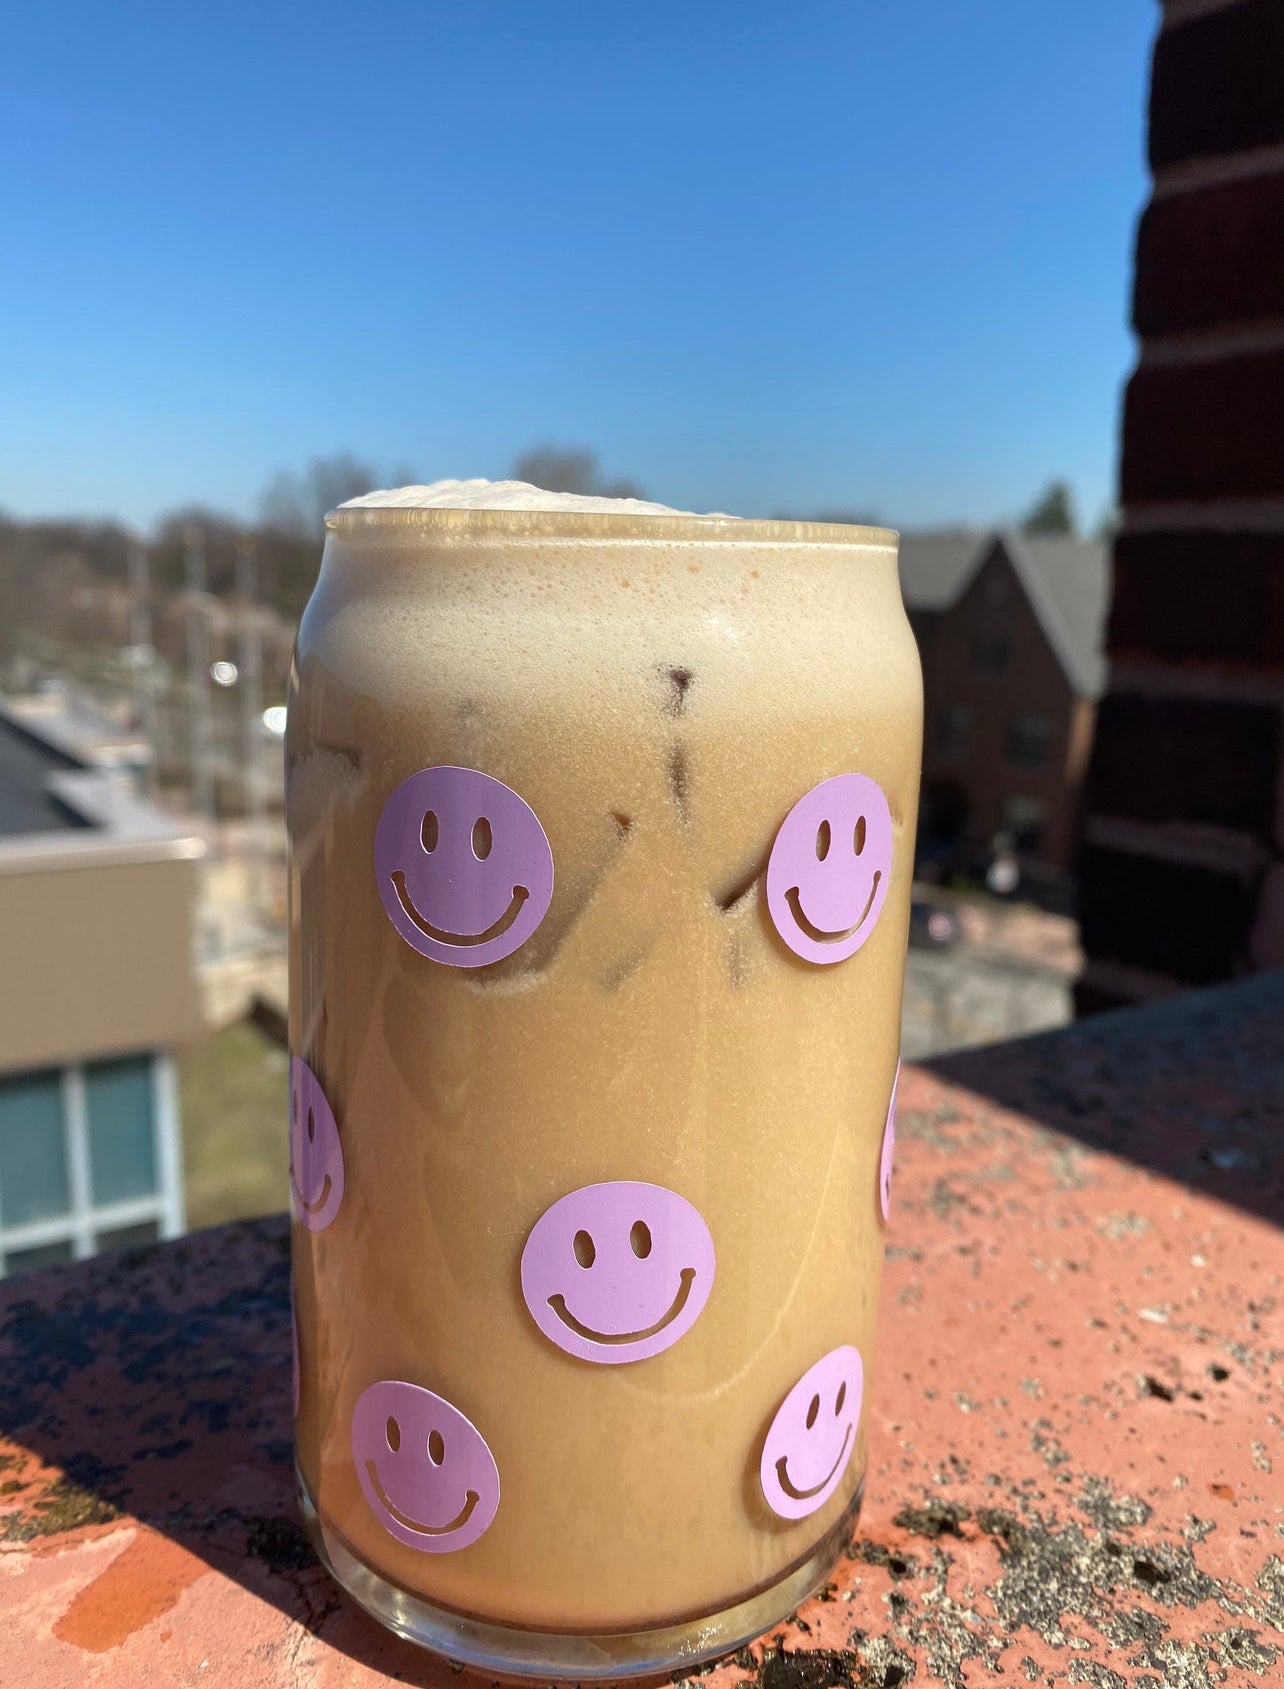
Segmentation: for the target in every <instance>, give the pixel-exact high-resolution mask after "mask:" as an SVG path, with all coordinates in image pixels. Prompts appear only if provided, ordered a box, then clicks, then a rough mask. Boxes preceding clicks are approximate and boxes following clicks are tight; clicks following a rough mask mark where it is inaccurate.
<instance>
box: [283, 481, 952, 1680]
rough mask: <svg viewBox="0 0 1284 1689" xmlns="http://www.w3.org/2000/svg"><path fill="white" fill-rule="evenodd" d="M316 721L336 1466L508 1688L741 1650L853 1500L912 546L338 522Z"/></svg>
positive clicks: (307, 1248)
mask: <svg viewBox="0 0 1284 1689" xmlns="http://www.w3.org/2000/svg"><path fill="white" fill-rule="evenodd" d="M327 529H328V532H327V537H326V546H325V554H324V559H323V563H322V567H321V572H320V577H319V580H318V582H317V586H316V590H315V592H314V593H313V596H312V599H311V601H310V603H309V605H308V607H307V610H306V612H305V615H304V617H303V621H302V625H301V627H300V630H299V638H298V646H297V654H296V662H295V665H294V669H293V672H292V676H291V690H290V700H289V732H288V741H287V764H288V774H287V781H288V794H287V795H288V819H289V826H290V838H291V857H290V862H291V867H290V895H291V915H290V946H291V952H290V968H291V1004H290V1039H291V1051H292V1057H291V1064H290V1075H291V1083H290V1111H291V1122H290V1134H291V1187H292V1204H293V1214H294V1221H295V1224H294V1228H293V1232H294V1296H295V1308H296V1320H297V1343H298V1356H299V1392H298V1409H297V1440H298V1466H299V1474H300V1485H301V1489H302V1493H303V1498H304V1507H305V1513H306V1515H307V1517H308V1519H309V1521H310V1524H311V1527H312V1529H313V1533H314V1536H315V1537H316V1539H317V1541H318V1543H319V1545H320V1547H321V1549H322V1552H323V1554H324V1555H325V1557H326V1558H327V1560H328V1561H329V1563H330V1565H331V1566H332V1568H333V1569H334V1570H335V1571H336V1573H337V1575H338V1576H339V1577H340V1578H341V1580H342V1581H343V1582H344V1583H345V1584H346V1585H347V1586H348V1587H349V1588H350V1589H351V1590H352V1591H353V1593H354V1594H356V1595H357V1597H358V1599H360V1600H362V1601H363V1602H364V1603H365V1604H366V1605H367V1606H368V1607H369V1608H370V1609H371V1610H372V1611H374V1612H375V1613H377V1614H378V1615H379V1616H380V1617H381V1618H383V1619H384V1620H385V1621H386V1622H388V1623H390V1624H392V1625H393V1626H394V1627H395V1628H398V1629H400V1630H402V1631H403V1632H404V1633H406V1634H409V1635H414V1636H416V1637H418V1638H419V1639H420V1640H424V1641H427V1642H429V1643H430V1644H432V1645H435V1646H437V1647H439V1648H442V1649H444V1650H445V1651H446V1652H448V1653H450V1654H452V1656H453V1657H455V1658H465V1659H472V1660H475V1661H477V1662H478V1663H481V1664H483V1665H485V1664H489V1665H491V1666H493V1667H495V1668H496V1669H504V1670H507V1671H519V1672H520V1671H523V1670H528V1671H531V1672H538V1673H540V1674H542V1675H545V1676H547V1675H549V1674H550V1672H551V1671H553V1670H565V1671H568V1672H570V1673H571V1674H573V1675H576V1676H591V1675H610V1674H617V1673H618V1674H624V1673H627V1672H629V1671H637V1670H642V1669H645V1668H647V1667H652V1668H654V1667H657V1666H659V1665H663V1664H664V1663H666V1662H669V1661H672V1660H677V1659H686V1660H692V1659H695V1658H698V1657H701V1656H702V1655H704V1654H708V1653H710V1652H714V1651H717V1650H718V1649H720V1648H723V1647H727V1646H733V1645H734V1644H735V1643H737V1642H738V1641H740V1640H742V1639H743V1638H744V1637H746V1636H748V1635H752V1634H754V1633H755V1632H756V1631H757V1630H759V1629H761V1628H763V1627H765V1626H766V1625H768V1624H770V1623H772V1622H774V1620H775V1619H776V1618H778V1617H780V1616H781V1615H782V1613H784V1612H787V1611H788V1610H789V1609H790V1608H791V1607H792V1606H793V1605H794V1604H796V1602H797V1601H798V1600H799V1599H800V1598H801V1597H802V1596H803V1595H804V1594H805V1593H807V1591H808V1590H809V1589H810V1588H812V1587H814V1586H815V1584H816V1583H817V1582H818V1581H820V1580H821V1579H822V1578H823V1576H824V1575H825V1573H826V1571H827V1570H828V1569H829V1567H830V1565H831V1563H832V1561H833V1559H834V1557H835V1556H836V1555H837V1553H838V1552H839V1551H840V1549H841V1546H842V1544H843V1541H844V1538H845V1534H846V1533H847V1531H848V1530H849V1529H850V1524H851V1521H852V1518H853V1516H854V1510H855V1508H856V1507H857V1505H858V1504H859V1497H860V1490H861V1484H862V1480H863V1475H864V1470H865V1451H866V1424H867V1419H868V1401H869V1393H870V1389H871V1369H872V1366H873V1361H874V1354H875V1344H874V1319H875V1309H876V1306H877V1302H878V1289H879V1277H880V1271H881V1264H882V1256H883V1239H884V1230H885V1225H886V1211H887V1201H888V1191H889V1189H890V1182H891V1161H890V1149H891V1142H892V1131H893V1116H894V1091H895V1080H896V1073H897V1056H898V1047H899V1033H900V1009H901V989H902V974H903V967H904V960H905V943H906V931H907V924H908V913H909V899H910V876H911V864H912V858H913V843H914V840H913V830H914V817H915V812H916V806H917V797H918V773H919V756H920V733H921V683H920V675H919V667H918V659H917V655H916V651H915V647H914V642H913V639H912V636H911V634H910V630H909V627H908V624H907V622H906V619H905V615H904V612H903V609H902V606H901V599H900V592H899V587H898V581H897V571H896V543H895V536H894V535H892V534H890V533H887V532H884V531H881V530H877V529H871V528H859V527H842V526H830V525H816V524H792V523H778V522H758V521H737V520H735V519H732V518H727V517H698V516H688V515H681V514H677V513H673V512H668V511H664V510H662V509H660V508H658V507H654V506H647V505H641V504H637V503H634V502H632V501H622V502H616V501H594V500H590V501H584V500H575V499H571V498H569V497H565V496H560V497H559V496H556V495H549V494H540V493H538V492H537V491H536V490H535V489H530V488H521V487H516V486H514V485H513V484H512V483H499V484H487V483H448V484H439V485H438V486H437V487H434V488H411V489H405V490H403V491H401V492H399V493H395V494H377V495H371V496H370V497H368V498H367V499H364V500H358V501H355V503H354V504H352V505H348V506H345V507H343V508H341V509H340V510H338V511H336V512H334V513H333V514H332V515H331V517H330V518H329V520H328V523H327Z"/></svg>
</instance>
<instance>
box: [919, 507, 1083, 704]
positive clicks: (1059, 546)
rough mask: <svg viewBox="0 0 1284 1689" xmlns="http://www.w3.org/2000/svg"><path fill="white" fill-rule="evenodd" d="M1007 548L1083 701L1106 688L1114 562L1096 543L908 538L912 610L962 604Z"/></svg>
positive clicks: (1004, 535)
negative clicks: (997, 548) (990, 560)
mask: <svg viewBox="0 0 1284 1689" xmlns="http://www.w3.org/2000/svg"><path fill="white" fill-rule="evenodd" d="M996 544H998V545H1001V546H1002V547H1003V550H1004V552H1005V553H1006V555H1007V557H1008V559H1009V561H1010V562H1011V564H1012V569H1013V572H1014V573H1015V574H1016V576H1017V579H1018V580H1019V581H1020V582H1021V585H1022V586H1023V587H1024V589H1025V594H1026V597H1027V598H1028V599H1029V601H1030V606H1031V608H1032V609H1033V611H1034V613H1035V615H1036V616H1037V617H1038V620H1039V624H1040V626H1041V627H1042V629H1043V631H1044V634H1045V635H1046V636H1047V639H1048V643H1049V644H1050V645H1051V646H1052V648H1053V650H1054V651H1055V652H1056V654H1057V658H1058V660H1059V661H1060V663H1061V666H1062V668H1063V669H1064V671H1065V674H1066V678H1067V679H1068V680H1069V682H1070V684H1071V685H1072V686H1073V688H1074V690H1075V691H1076V692H1077V693H1078V694H1079V696H1080V697H1084V698H1098V697H1100V696H1101V693H1102V691H1103V689H1104V687H1105V681H1106V658H1105V649H1104V647H1105V623H1106V614H1107V612H1108V610H1109V608H1110V556H1109V549H1108V547H1107V546H1105V545H1103V544H1101V543H1099V542H1098V541H1096V540H1077V539H1070V538H1068V537H1063V536H1061V535H1056V536H1046V535H1037V534H1036V535H1031V534H1019V533H1017V532H1015V531H1014V530H1012V529H1005V530H1003V531H1001V532H997V533H989V534H982V533H975V532H972V531H969V530H967V529H957V530H942V531H941V532H939V533H923V534H902V535H901V542H900V574H901V592H902V595H903V596H904V599H905V607H906V609H908V610H920V611H921V610H927V611H938V612H939V611H942V610H948V609H949V608H950V607H951V606H952V605H953V604H956V603H957V602H958V600H959V598H960V597H961V596H962V594H963V592H964V590H965V589H966V588H967V586H968V585H969V584H970V583H971V580H972V577H973V576H974V575H975V574H976V571H977V570H978V569H979V568H980V566H981V563H982V562H983V560H984V559H985V558H986V557H987V556H988V555H989V553H990V551H991V550H992V548H993V547H994V545H996Z"/></svg>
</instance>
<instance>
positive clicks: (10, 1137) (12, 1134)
mask: <svg viewBox="0 0 1284 1689" xmlns="http://www.w3.org/2000/svg"><path fill="white" fill-rule="evenodd" d="M70 1208H71V1180H70V1177H69V1174H68V1171H67V1135H66V1133H65V1132H64V1131H63V1124H62V1075H61V1074H60V1073H58V1072H56V1071H55V1072H51V1073H32V1074H24V1075H23V1076H22V1077H21V1078H16V1079H4V1080H0V1226H5V1227H6V1228H7V1227H9V1226H24V1225H29V1224H31V1223H32V1222H34V1221H38V1220H52V1219H56V1218H57V1217H58V1216H59V1215H61V1214H66V1213H67V1212H68V1210H69V1209H70Z"/></svg>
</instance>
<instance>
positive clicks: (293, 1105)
mask: <svg viewBox="0 0 1284 1689" xmlns="http://www.w3.org/2000/svg"><path fill="white" fill-rule="evenodd" d="M298 1118H299V1093H298V1092H297V1091H291V1092H290V1119H291V1120H293V1121H295V1122H296V1124H297V1122H298Z"/></svg>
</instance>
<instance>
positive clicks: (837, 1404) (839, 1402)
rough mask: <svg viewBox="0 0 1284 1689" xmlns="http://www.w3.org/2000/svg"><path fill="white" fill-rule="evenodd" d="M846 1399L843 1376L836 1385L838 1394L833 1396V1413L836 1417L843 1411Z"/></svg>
mask: <svg viewBox="0 0 1284 1689" xmlns="http://www.w3.org/2000/svg"><path fill="white" fill-rule="evenodd" d="M846 1400H847V1380H846V1379H845V1378H844V1379H843V1381H842V1383H841V1384H840V1385H839V1386H838V1394H837V1396H836V1397H835V1398H834V1415H835V1417H837V1416H838V1415H839V1414H840V1413H841V1412H842V1411H843V1403H844V1402H845V1401H846Z"/></svg>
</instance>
